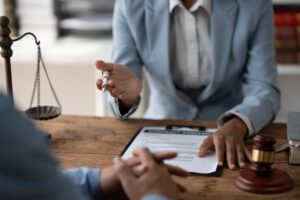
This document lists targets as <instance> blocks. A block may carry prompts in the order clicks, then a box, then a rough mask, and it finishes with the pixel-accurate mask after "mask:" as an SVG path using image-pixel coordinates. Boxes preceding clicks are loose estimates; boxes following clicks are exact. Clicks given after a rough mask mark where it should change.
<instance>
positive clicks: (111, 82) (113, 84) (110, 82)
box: [107, 80, 116, 88]
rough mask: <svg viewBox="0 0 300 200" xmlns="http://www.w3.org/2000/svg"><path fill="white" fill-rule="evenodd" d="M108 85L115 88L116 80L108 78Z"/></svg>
mask: <svg viewBox="0 0 300 200" xmlns="http://www.w3.org/2000/svg"><path fill="white" fill-rule="evenodd" d="M107 85H108V86H109V87H110V88H115V87H116V82H115V81H114V80H108V82H107Z"/></svg>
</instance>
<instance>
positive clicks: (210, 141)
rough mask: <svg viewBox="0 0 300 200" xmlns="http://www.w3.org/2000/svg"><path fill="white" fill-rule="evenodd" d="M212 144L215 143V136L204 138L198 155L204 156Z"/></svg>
mask: <svg viewBox="0 0 300 200" xmlns="http://www.w3.org/2000/svg"><path fill="white" fill-rule="evenodd" d="M212 145H213V138H212V137H211V136H208V137H207V138H205V139H204V141H203V142H202V144H201V145H200V148H199V151H198V156H199V157H204V156H205V155H206V154H207V152H208V151H209V150H210V149H211V148H212Z"/></svg>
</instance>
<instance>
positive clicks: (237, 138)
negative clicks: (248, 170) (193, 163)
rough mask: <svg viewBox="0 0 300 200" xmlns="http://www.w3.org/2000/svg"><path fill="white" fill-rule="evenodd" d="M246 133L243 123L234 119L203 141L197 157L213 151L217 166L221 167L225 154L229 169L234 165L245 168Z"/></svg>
mask: <svg viewBox="0 0 300 200" xmlns="http://www.w3.org/2000/svg"><path fill="white" fill-rule="evenodd" d="M247 131H248V129H247V126H246V125H245V124H244V122H243V121H242V120H241V119H240V118H238V117H235V118H233V119H231V120H230V121H228V122H226V123H225V124H224V125H223V126H221V128H220V129H219V130H218V131H217V132H215V133H214V134H212V136H210V137H207V138H206V139H205V140H204V141H203V143H202V144H201V146H200V149H199V153H198V155H199V156H200V157H203V156H205V155H206V154H207V152H208V151H209V150H212V149H215V150H216V156H217V160H218V164H219V165H221V166H223V164H224V157H225V153H226V159H227V163H228V167H229V169H232V170H233V169H235V168H236V163H238V165H239V166H240V167H241V168H243V167H245V166H246V165H245V154H244V146H245V143H244V138H245V136H246V134H247Z"/></svg>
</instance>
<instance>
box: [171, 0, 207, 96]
mask: <svg viewBox="0 0 300 200" xmlns="http://www.w3.org/2000/svg"><path fill="white" fill-rule="evenodd" d="M169 5H170V64H171V69H172V75H173V79H174V81H175V84H176V87H177V88H179V89H180V90H182V91H197V90H198V91H199V89H200V88H203V87H204V86H206V85H208V83H209V81H210V79H211V41H210V13H211V1H210V0H197V1H196V2H195V3H194V5H193V6H192V7H191V8H190V9H189V10H187V9H186V7H185V6H184V5H183V4H182V3H181V1H180V0H170V4H169ZM193 93H194V92H193ZM195 96H198V94H195Z"/></svg>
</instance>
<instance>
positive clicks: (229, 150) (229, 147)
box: [225, 136, 236, 170]
mask: <svg viewBox="0 0 300 200" xmlns="http://www.w3.org/2000/svg"><path fill="white" fill-rule="evenodd" d="M225 142H226V158H227V163H228V167H229V169H232V170H233V169H235V149H236V148H235V147H236V144H235V140H234V137H233V136H227V137H226V141H225Z"/></svg>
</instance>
